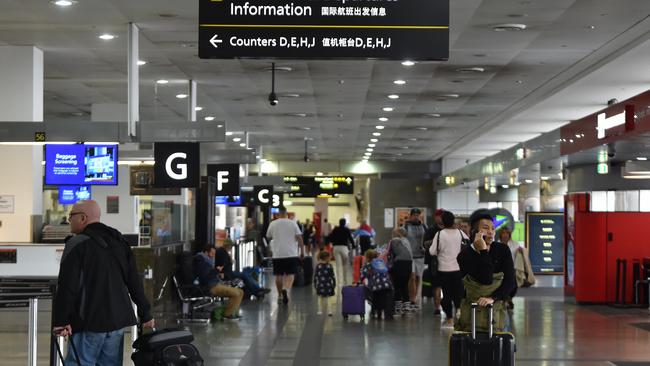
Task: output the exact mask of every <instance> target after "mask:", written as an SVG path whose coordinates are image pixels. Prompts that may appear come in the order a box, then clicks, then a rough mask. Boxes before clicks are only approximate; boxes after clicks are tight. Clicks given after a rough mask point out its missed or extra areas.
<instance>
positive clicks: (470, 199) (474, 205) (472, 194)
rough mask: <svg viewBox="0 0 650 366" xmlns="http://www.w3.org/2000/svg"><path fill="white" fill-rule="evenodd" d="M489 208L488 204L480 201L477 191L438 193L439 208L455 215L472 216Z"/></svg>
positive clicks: (454, 190) (450, 190)
mask: <svg viewBox="0 0 650 366" xmlns="http://www.w3.org/2000/svg"><path fill="white" fill-rule="evenodd" d="M487 206H488V205H487V203H480V202H479V201H478V194H476V189H445V190H443V191H439V192H438V208H444V209H445V210H447V211H451V212H453V213H454V214H455V215H470V214H471V213H472V212H474V211H475V210H477V209H479V208H487Z"/></svg>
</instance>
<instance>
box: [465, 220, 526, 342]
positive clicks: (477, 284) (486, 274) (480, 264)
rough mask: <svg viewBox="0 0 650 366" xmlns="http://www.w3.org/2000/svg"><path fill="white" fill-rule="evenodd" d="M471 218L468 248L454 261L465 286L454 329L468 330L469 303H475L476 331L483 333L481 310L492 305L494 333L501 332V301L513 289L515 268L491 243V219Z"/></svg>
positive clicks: (508, 256) (484, 318)
mask: <svg viewBox="0 0 650 366" xmlns="http://www.w3.org/2000/svg"><path fill="white" fill-rule="evenodd" d="M472 216H473V217H471V218H470V224H471V225H472V234H473V237H472V238H471V240H472V244H471V245H469V246H467V247H465V248H464V249H463V250H462V251H461V252H460V254H458V257H457V260H458V265H459V266H460V270H461V273H462V274H463V275H464V278H463V284H464V286H465V298H464V299H463V301H462V303H461V314H460V319H459V320H460V321H459V322H458V324H459V327H458V329H459V330H468V329H469V326H470V323H469V319H471V314H470V309H471V303H473V302H475V303H477V304H478V305H479V311H478V312H477V330H487V324H488V323H487V312H485V311H484V309H485V307H487V306H488V305H493V307H494V323H495V330H496V331H503V328H504V325H505V317H506V311H505V304H504V300H505V299H506V298H507V297H508V295H509V294H510V292H511V291H512V290H513V288H514V287H515V286H516V282H515V266H514V263H513V261H512V255H511V253H510V249H509V248H508V246H507V245H505V244H502V243H499V242H496V241H495V236H496V233H495V230H494V223H493V222H492V216H491V215H490V214H488V213H480V212H479V213H476V214H474V215H472ZM482 324H483V325H482ZM481 328H483V329H481Z"/></svg>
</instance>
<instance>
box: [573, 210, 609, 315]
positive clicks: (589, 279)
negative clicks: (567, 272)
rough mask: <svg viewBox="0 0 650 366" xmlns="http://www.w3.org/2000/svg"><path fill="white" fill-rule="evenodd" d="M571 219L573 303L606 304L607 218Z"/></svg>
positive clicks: (586, 214)
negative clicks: (573, 237) (573, 220)
mask: <svg viewBox="0 0 650 366" xmlns="http://www.w3.org/2000/svg"><path fill="white" fill-rule="evenodd" d="M575 215H576V221H575V236H576V237H575V242H574V258H575V298H576V301H577V302H595V303H603V302H606V300H607V296H606V295H607V281H606V275H607V271H606V266H605V263H606V262H607V251H606V247H605V243H606V238H607V230H606V229H607V214H606V213H604V212H576V213H575Z"/></svg>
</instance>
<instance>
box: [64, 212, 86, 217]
mask: <svg viewBox="0 0 650 366" xmlns="http://www.w3.org/2000/svg"><path fill="white" fill-rule="evenodd" d="M74 215H85V213H83V212H70V213H69V214H68V219H71V218H72V216H74Z"/></svg>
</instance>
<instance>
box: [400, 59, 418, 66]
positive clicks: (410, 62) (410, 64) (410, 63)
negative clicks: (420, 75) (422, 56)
mask: <svg viewBox="0 0 650 366" xmlns="http://www.w3.org/2000/svg"><path fill="white" fill-rule="evenodd" d="M413 65H415V62H413V61H411V60H405V61H402V66H407V67H408V66H413Z"/></svg>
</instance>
